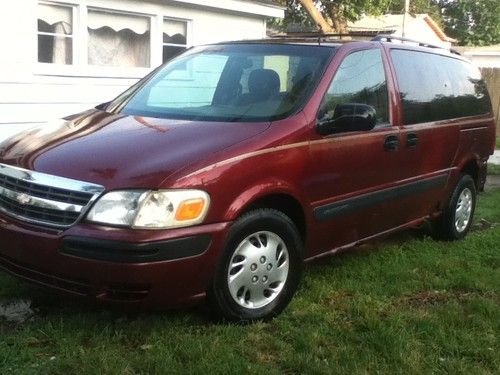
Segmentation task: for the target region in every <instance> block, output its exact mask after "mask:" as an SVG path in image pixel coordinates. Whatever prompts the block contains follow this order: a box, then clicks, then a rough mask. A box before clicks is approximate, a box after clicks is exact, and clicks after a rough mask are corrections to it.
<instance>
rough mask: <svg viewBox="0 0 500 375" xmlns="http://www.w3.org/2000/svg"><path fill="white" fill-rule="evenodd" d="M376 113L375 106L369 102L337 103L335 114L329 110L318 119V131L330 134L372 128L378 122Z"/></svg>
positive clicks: (322, 133)
mask: <svg viewBox="0 0 500 375" xmlns="http://www.w3.org/2000/svg"><path fill="white" fill-rule="evenodd" d="M376 115H377V111H376V110H375V108H373V107H372V106H371V105H368V104H360V103H344V104H337V106H336V107H335V110H334V111H333V114H331V112H327V113H325V114H324V115H323V116H322V117H321V118H320V119H319V120H318V133H319V134H321V135H328V134H333V133H343V132H353V131H367V130H372V129H373V128H374V127H375V124H376Z"/></svg>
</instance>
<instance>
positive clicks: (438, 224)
mask: <svg viewBox="0 0 500 375" xmlns="http://www.w3.org/2000/svg"><path fill="white" fill-rule="evenodd" d="M476 197H477V196H476V185H475V183H474V180H473V179H472V177H471V176H469V175H467V174H462V175H461V176H460V179H459V180H458V183H457V185H456V186H455V189H454V190H453V193H452V194H451V197H450V199H449V201H448V204H447V206H446V207H445V209H444V210H443V213H442V215H441V216H440V217H439V218H438V219H436V221H435V222H434V223H433V232H434V234H435V236H436V237H437V238H439V239H442V240H446V241H454V240H460V239H462V238H464V237H465V236H466V234H467V233H468V232H469V230H470V227H471V224H472V218H473V216H474V209H475V208H476Z"/></svg>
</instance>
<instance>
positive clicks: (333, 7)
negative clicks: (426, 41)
mask: <svg viewBox="0 0 500 375" xmlns="http://www.w3.org/2000/svg"><path fill="white" fill-rule="evenodd" d="M276 2H277V3H278V4H280V5H282V6H284V7H286V11H285V19H284V20H270V22H269V25H270V26H271V27H272V28H274V29H277V30H280V31H292V32H294V31H295V32H297V31H317V30H318V27H317V25H315V24H314V22H313V21H312V19H311V18H310V17H309V15H308V14H307V12H306V11H305V10H304V8H303V6H302V5H301V4H300V2H299V0H276ZM316 4H317V6H319V9H320V11H321V13H322V14H323V16H324V17H325V18H326V19H327V20H328V21H329V22H330V23H331V24H332V25H333V26H334V28H335V29H337V30H339V29H340V30H342V29H343V28H345V25H346V24H347V22H348V21H356V20H358V19H359V18H360V17H361V16H363V15H364V14H368V15H381V14H385V13H403V11H404V4H405V0H322V1H321V2H318V3H316ZM410 12H411V13H429V14H430V15H431V16H432V18H433V19H434V20H435V21H437V22H438V23H440V24H441V15H440V11H439V8H438V7H437V6H436V4H435V3H434V2H433V0H411V2H410Z"/></svg>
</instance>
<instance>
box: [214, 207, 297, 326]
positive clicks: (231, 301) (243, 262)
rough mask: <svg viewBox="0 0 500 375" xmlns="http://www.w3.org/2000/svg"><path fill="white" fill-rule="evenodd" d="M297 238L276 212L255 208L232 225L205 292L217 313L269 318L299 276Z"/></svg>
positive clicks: (288, 222)
mask: <svg viewBox="0 0 500 375" xmlns="http://www.w3.org/2000/svg"><path fill="white" fill-rule="evenodd" d="M301 269H302V241H301V238H300V236H299V233H298V230H297V228H296V227H295V225H294V224H293V222H292V221H291V220H290V218H288V217H287V216H286V215H284V214H283V213H281V212H280V211H276V210H271V209H259V210H255V211H251V212H249V213H248V214H246V215H244V216H242V217H241V218H240V219H238V220H237V221H236V222H235V223H234V225H233V226H232V228H231V230H230V233H229V236H228V240H227V242H226V246H225V249H224V253H223V256H222V259H221V262H220V264H219V266H218V268H217V270H216V275H215V278H214V281H213V283H212V285H211V288H210V290H209V291H208V296H209V300H210V303H211V305H212V308H213V310H214V312H215V313H216V314H217V316H218V317H222V318H224V319H228V320H232V321H254V320H260V319H269V318H272V317H274V316H276V315H277V314H279V313H280V312H281V311H282V310H283V309H284V308H285V307H286V306H287V305H288V303H289V302H290V300H291V298H292V296H293V295H294V293H295V291H296V289H297V287H298V284H299V280H300V276H301Z"/></svg>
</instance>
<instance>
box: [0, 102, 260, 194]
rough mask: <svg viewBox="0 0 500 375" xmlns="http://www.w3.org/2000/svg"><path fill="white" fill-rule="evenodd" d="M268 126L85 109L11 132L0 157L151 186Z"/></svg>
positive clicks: (55, 171)
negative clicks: (52, 120) (129, 114)
mask: <svg viewBox="0 0 500 375" xmlns="http://www.w3.org/2000/svg"><path fill="white" fill-rule="evenodd" d="M268 127H269V123H237V122H206V121H186V120H173V119H157V118H145V117H139V116H127V115H121V114H110V113H107V112H103V111H99V110H91V111H87V112H84V113H83V114H80V115H77V116H73V117H68V118H67V119H66V120H61V121H58V122H53V123H48V124H46V125H43V126H40V127H38V128H35V129H31V130H28V131H26V132H23V133H20V134H17V135H15V136H13V137H11V138H9V139H7V140H5V141H4V142H3V143H1V144H0V162H1V163H5V164H9V165H14V166H18V167H20V168H25V169H29V170H34V171H37V172H42V173H48V174H52V175H57V176H62V177H67V178H72V179H76V180H81V181H86V182H92V183H96V184H100V185H103V186H105V187H106V188H107V189H108V190H109V189H124V188H156V187H159V186H160V184H161V182H162V181H164V180H165V179H166V178H167V177H168V176H170V175H171V174H172V173H174V172H176V171H177V170H179V169H181V168H185V167H188V166H189V165H191V164H193V163H196V162H199V161H201V160H203V159H204V158H208V157H209V156H210V155H212V154H214V153H216V152H219V151H221V150H223V149H225V148H228V147H230V146H232V145H234V144H236V143H238V142H241V141H243V140H245V139H248V138H251V137H253V136H255V135H257V134H259V133H261V132H263V131H265V130H266V129H267V128H268Z"/></svg>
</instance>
